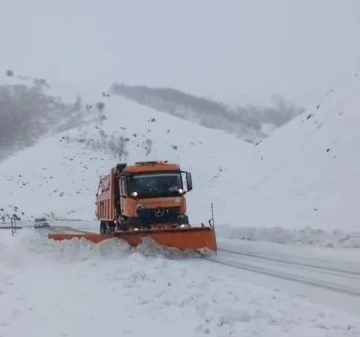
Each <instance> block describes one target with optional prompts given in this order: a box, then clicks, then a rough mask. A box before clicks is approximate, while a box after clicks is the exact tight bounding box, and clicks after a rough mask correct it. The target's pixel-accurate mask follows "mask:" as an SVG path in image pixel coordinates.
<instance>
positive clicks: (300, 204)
mask: <svg viewBox="0 0 360 337" xmlns="http://www.w3.org/2000/svg"><path fill="white" fill-rule="evenodd" d="M359 93H360V79H359V77H357V76H354V77H353V78H351V79H349V80H348V81H347V82H346V83H345V84H344V85H339V88H335V89H334V90H332V91H330V92H328V93H326V95H324V98H323V99H322V100H321V101H320V102H319V104H318V105H316V106H315V107H312V108H310V109H308V110H307V111H306V112H305V113H304V114H303V115H301V116H299V117H298V118H296V119H294V120H292V121H291V122H289V123H288V124H287V125H285V126H284V127H282V128H279V129H277V130H275V131H274V132H273V134H272V135H271V137H269V138H267V139H266V140H264V141H263V142H262V143H261V144H259V145H258V146H257V147H256V150H254V151H253V154H252V158H251V159H250V160H248V158H243V157H241V161H239V164H238V166H239V167H242V166H243V163H244V162H245V163H246V164H245V167H247V168H248V167H251V170H250V171H247V172H245V173H244V172H242V173H241V174H238V177H240V179H239V180H238V181H236V182H235V179H234V175H232V176H230V175H227V176H224V177H223V178H224V180H225V179H226V181H223V185H226V186H234V189H235V191H232V192H231V194H230V197H229V198H228V199H227V200H226V202H227V203H231V205H232V207H234V208H236V209H238V214H237V216H236V218H235V217H234V218H233V221H232V223H229V224H233V223H235V221H236V223H237V224H238V225H240V224H242V225H243V226H244V227H283V228H287V229H303V228H306V227H311V228H313V229H320V230H325V231H332V230H342V231H348V232H360V220H359V219H360V208H359V205H358V193H359V191H358V186H360V174H359V172H360V154H359V151H357V150H356V149H358V148H359V146H360V114H359V113H358V111H359V109H360V103H359V99H358V97H359ZM241 177H243V179H241ZM245 180H246V181H245ZM228 207H229V206H228ZM220 219H221V217H220ZM220 219H219V220H218V221H219V222H220V221H221V220H220Z"/></svg>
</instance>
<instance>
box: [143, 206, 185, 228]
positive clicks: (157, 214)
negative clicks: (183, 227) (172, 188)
mask: <svg viewBox="0 0 360 337" xmlns="http://www.w3.org/2000/svg"><path fill="white" fill-rule="evenodd" d="M179 215H180V207H168V208H140V209H138V210H137V218H138V220H139V221H141V222H142V223H144V224H148V225H151V224H162V223H176V222H177V220H178V216H179Z"/></svg>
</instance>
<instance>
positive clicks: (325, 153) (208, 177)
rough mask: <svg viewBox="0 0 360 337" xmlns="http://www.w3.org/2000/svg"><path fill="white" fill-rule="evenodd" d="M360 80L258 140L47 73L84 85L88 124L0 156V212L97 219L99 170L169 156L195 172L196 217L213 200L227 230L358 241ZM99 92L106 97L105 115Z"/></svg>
mask: <svg viewBox="0 0 360 337" xmlns="http://www.w3.org/2000/svg"><path fill="white" fill-rule="evenodd" d="M1 81H2V83H5V82H6V81H18V79H13V78H10V79H9V78H2V80H1ZM359 89H360V87H359V78H358V77H354V78H352V79H350V80H348V82H346V83H345V85H343V86H341V85H339V88H335V89H334V90H331V91H329V92H327V93H326V95H324V97H323V99H321V100H320V101H319V104H318V105H316V106H314V107H312V108H309V109H308V110H307V111H306V112H305V113H304V114H303V115H301V116H300V117H298V118H296V119H294V120H293V121H291V122H289V123H288V124H287V125H285V126H284V127H282V128H279V129H277V130H275V131H274V133H273V134H272V135H271V137H269V138H268V139H266V140H264V141H263V142H262V143H260V144H259V145H258V146H256V147H254V146H252V145H250V144H248V143H246V142H243V141H241V140H239V139H237V138H235V137H233V136H232V135H227V134H225V133H224V132H222V131H217V130H211V129H207V128H204V127H201V126H199V125H195V124H193V123H190V122H187V121H184V120H181V119H178V118H175V117H173V116H169V115H167V114H163V113H160V112H158V111H155V110H153V109H151V108H148V107H144V106H141V105H138V104H136V103H134V102H131V101H128V100H125V99H122V98H120V97H118V96H112V97H103V96H102V94H101V93H100V92H96V91H95V90H93V89H86V90H80V89H76V88H74V87H73V86H72V85H70V84H69V85H68V86H67V84H66V83H57V82H54V83H52V82H50V88H49V89H48V91H49V93H51V94H53V95H59V96H61V97H64V100H69V101H72V100H73V99H74V98H75V97H76V96H77V95H78V94H80V95H81V97H82V102H83V104H84V105H86V104H91V105H92V106H93V109H92V110H91V111H90V113H89V114H87V120H86V123H85V124H84V125H83V126H82V127H79V128H74V129H73V130H70V131H66V132H63V133H62V134H56V135H52V136H51V137H47V138H46V139H42V140H41V141H40V142H39V143H38V144H37V145H35V146H33V147H31V148H28V149H26V150H24V151H21V152H18V153H16V154H15V155H14V156H13V157H12V158H9V159H8V160H7V161H5V162H3V163H2V164H1V165H0V175H1V176H2V177H4V178H5V179H3V180H2V190H1V192H0V216H1V215H2V214H13V213H14V207H15V206H17V207H18V211H17V213H19V215H20V216H21V217H22V218H31V217H33V216H40V215H43V214H44V213H45V214H47V215H49V214H50V213H51V214H52V215H53V216H55V217H57V218H65V219H66V218H67V219H69V218H74V219H82V220H88V221H92V220H93V219H94V200H95V193H96V190H97V186H98V185H97V184H98V179H99V176H100V175H105V174H107V173H108V172H109V170H110V168H111V167H113V166H114V165H115V164H116V163H118V162H123V161H127V162H134V161H143V160H169V161H175V162H178V163H180V164H181V165H182V168H183V169H184V170H190V171H191V172H192V173H193V181H194V190H193V191H192V192H191V193H189V194H188V201H189V202H188V208H189V211H188V214H189V216H190V221H191V222H192V223H200V222H204V221H205V222H206V221H207V220H208V219H209V218H210V203H211V202H214V209H215V221H216V224H217V229H218V235H220V236H222V237H224V238H228V237H229V235H230V236H234V237H236V238H238V239H246V240H249V239H250V240H262V241H269V242H277V243H288V242H290V243H295V244H303V243H305V244H311V245H320V246H328V247H359V244H360V242H359V241H360V239H359V238H360V221H359V219H360V214H359V212H360V211H359V208H358V203H357V194H358V191H357V186H360V175H359V172H360V157H359V155H358V153H357V152H356V148H357V147H358V146H359V144H360V136H359V125H360V117H359V114H358V113H357V111H358V110H359V103H358V99H357V98H358V95H359ZM99 101H104V102H105V104H106V107H105V110H104V111H105V112H104V114H105V116H106V118H107V119H106V120H105V121H103V124H101V123H100V121H99V113H98V112H97V111H96V108H95V105H96V103H97V102H99ZM152 119H153V122H152ZM100 130H103V131H100ZM112 136H114V137H116V138H115V139H118V137H119V136H122V137H124V138H128V139H129V141H128V142H127V145H126V147H125V154H124V156H122V157H121V158H119V157H115V156H114V155H113V153H111V151H110V149H109V143H108V142H109V140H110V139H111V137H112ZM150 145H151V149H150V148H149V146H150ZM148 150H150V153H148V152H149V151H148ZM24 168H26V169H24ZM1 208H3V209H4V210H3V211H1ZM21 212H24V213H25V215H22V214H21ZM83 227H87V226H86V225H85V226H83Z"/></svg>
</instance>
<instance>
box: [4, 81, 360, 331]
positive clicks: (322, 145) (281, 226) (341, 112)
mask: <svg viewBox="0 0 360 337" xmlns="http://www.w3.org/2000/svg"><path fill="white" fill-rule="evenodd" d="M6 80H7V79H5V80H4V79H2V81H6ZM9 81H17V80H14V79H10V80H9ZM50 84H51V86H50V88H49V89H48V91H49V93H51V94H54V95H60V96H61V97H64V100H69V101H72V100H73V99H74V97H76V95H78V94H81V97H82V99H83V104H84V105H85V104H91V105H92V106H93V109H92V110H91V111H90V112H89V113H88V114H87V115H86V121H85V122H86V123H84V125H83V126H81V127H77V128H74V129H72V130H68V131H66V132H63V133H61V134H54V135H51V136H48V137H46V138H42V139H41V140H40V141H39V142H38V143H37V144H36V145H35V146H32V147H30V148H27V149H25V150H23V151H21V152H17V153H15V154H13V156H12V157H10V158H8V159H7V160H6V161H4V162H2V163H1V165H0V176H1V177H2V183H1V191H0V217H1V216H2V215H5V216H6V215H11V214H13V213H17V214H18V215H19V216H21V217H22V219H23V220H22V221H20V222H19V224H20V225H22V226H23V229H21V230H19V231H18V232H17V233H16V234H15V236H14V237H12V236H11V231H9V230H0V337H5V336H6V337H12V336H14V337H15V336H19V335H23V334H24V331H27V334H28V335H29V336H30V337H32V336H34V337H35V336H36V337H42V336H49V335H51V336H54V337H56V336H62V337H63V336H66V337H72V336H76V337H78V336H87V337H91V336H99V335H100V334H101V335H104V334H105V335H106V336H108V337H111V336H119V335H120V336H121V335H132V336H148V335H149V333H150V335H151V334H156V335H157V336H159V337H161V336H169V335H173V336H184V335H187V336H200V335H207V336H238V335H239V336H245V337H248V336H249V337H250V336H259V337H260V336H264V335H266V336H268V335H269V336H270V335H271V336H284V337H285V336H286V337H303V336H311V337H324V336H326V337H342V336H348V337H355V336H359V335H360V330H359V329H360V318H359V309H358V305H357V302H358V296H357V295H353V296H350V295H349V294H347V295H344V294H341V290H344V291H346V289H348V290H352V292H353V293H354V294H356V293H358V290H357V289H358V286H357V284H358V278H359V276H358V275H354V276H346V275H344V273H341V269H343V270H350V271H353V272H359V267H358V266H359V264H358V261H359V254H360V253H359V252H360V250H359V249H358V248H359V247H360V227H359V220H358V219H359V218H360V217H359V211H358V209H357V207H356V206H357V205H356V196H357V190H356V189H357V186H360V184H359V183H360V181H359V178H360V175H359V172H360V167H359V164H360V160H359V156H358V155H357V152H356V151H355V150H356V148H357V147H358V145H360V142H359V140H360V139H359V132H358V131H359V130H358V129H359V125H360V123H359V122H360V120H359V116H358V114H357V111H358V110H359V106H358V104H359V103H358V100H357V97H358V95H359V89H360V88H359V82H358V78H354V79H353V80H352V81H349V82H348V84H347V85H345V86H344V87H343V88H339V89H336V90H334V91H333V92H331V93H328V94H327V95H326V97H325V98H324V100H323V101H322V102H320V106H319V108H317V107H315V108H314V109H310V110H308V111H307V112H306V113H305V114H304V115H302V116H300V117H299V118H297V119H295V120H293V121H292V122H290V123H288V125H285V126H284V127H283V128H281V129H278V130H276V131H275V132H274V133H273V134H272V135H271V137H270V138H268V139H266V140H265V141H263V142H262V143H261V144H259V145H258V146H256V147H253V146H252V145H250V144H248V143H246V142H243V141H241V140H239V139H236V138H235V137H233V136H231V135H227V134H225V133H224V132H221V131H216V130H211V129H206V128H204V127H201V126H198V125H195V124H192V123H190V122H186V121H184V120H181V119H177V118H175V117H172V116H169V115H166V114H162V113H159V112H157V111H155V110H153V109H150V108H147V107H144V106H140V105H137V104H135V103H134V102H130V101H127V100H124V99H122V98H120V97H107V98H104V97H103V96H102V95H101V93H98V92H95V91H94V90H92V89H90V90H78V89H74V88H73V87H72V86H71V85H69V86H67V84H66V83H54V84H52V83H50ZM99 101H104V102H105V104H106V107H105V110H104V114H105V116H106V120H104V121H102V122H101V121H100V120H99V116H100V114H99V112H97V111H96V109H95V105H96V103H97V102H99ZM308 116H310V117H309V118H307V117H308ZM152 119H154V120H153V121H152ZM101 130H102V131H101ZM112 136H114V137H115V138H114V140H118V137H119V136H122V137H123V138H124V139H126V138H129V141H125V144H126V146H125V148H124V151H123V153H122V157H119V156H118V157H116V156H115V155H114V153H113V152H112V151H111V148H110V146H109V144H110V143H109V140H111V137H112ZM149 140H151V141H149ZM149 145H151V148H149ZM327 149H329V151H327ZM154 159H157V160H169V161H176V162H178V163H180V164H181V165H182V167H183V169H184V170H190V171H191V172H192V173H193V180H194V191H192V192H191V193H189V195H188V205H189V212H188V214H189V216H190V221H192V222H193V223H198V222H200V221H202V222H204V221H206V220H207V219H208V218H210V203H211V202H214V205H215V224H216V231H217V236H218V244H219V248H220V250H219V253H218V256H216V258H215V259H216V260H217V263H215V262H214V261H210V260H208V259H204V258H198V257H195V256H192V255H190V256H189V255H184V254H181V253H179V252H177V253H176V254H174V252H172V251H168V250H164V249H160V247H156V246H153V245H151V244H149V243H145V244H144V245H142V246H141V247H138V248H136V249H135V248H131V247H129V246H128V245H127V244H124V243H119V242H118V241H116V240H109V241H106V242H102V243H100V244H98V245H95V244H92V243H89V242H86V241H83V240H73V241H68V242H55V241H52V240H48V239H47V237H46V233H47V231H48V230H47V229H41V230H34V229H33V228H31V226H32V225H33V224H32V219H33V217H37V216H42V215H43V214H46V215H47V216H49V217H50V225H51V226H53V228H52V229H50V230H53V231H54V232H58V231H66V232H69V233H74V232H76V230H84V231H92V232H93V231H94V232H98V223H97V221H95V219H94V216H95V214H94V210H95V209H94V201H95V193H96V190H97V186H98V178H99V176H100V175H104V174H107V173H108V172H109V170H110V168H111V167H113V166H114V165H116V164H117V163H118V162H123V161H127V162H134V161H143V160H154ZM22 213H23V214H22ZM70 220H72V221H70ZM59 226H63V228H60V227H59ZM254 241H255V242H254ZM262 241H268V242H262ZM279 243H281V244H279ZM320 246H324V247H326V248H324V247H320ZM329 248H333V249H329ZM335 248H336V249H335ZM226 249H228V250H232V251H233V253H232V254H230V255H229V254H228V256H226V253H225V251H224V250H226ZM234 252H235V253H234ZM254 255H256V256H254ZM241 256H243V257H241ZM265 258H267V259H270V261H268V260H266V259H265ZM271 259H272V260H271ZM278 260H281V261H278ZM226 261H231V263H232V264H235V265H237V266H238V267H239V266H240V265H243V266H245V267H246V266H250V267H251V268H248V269H252V271H251V270H250V271H249V270H246V268H243V269H241V268H231V267H229V266H226V265H225V264H222V265H221V262H226ZM256 261H257V262H256ZM267 261H268V262H267ZM271 261H272V262H271ZM219 262H220V264H219ZM285 264H286V265H287V266H288V267H287V269H286V267H285V266H284V265H285ZM305 264H312V265H314V266H318V269H317V270H313V269H314V268H313V267H306V266H305V267H301V265H305ZM324 267H326V268H333V269H332V271H331V272H330V271H328V272H325V271H324V272H321V270H324V269H321V268H324ZM257 268H258V270H257V271H256V269H257ZM260 268H261V269H263V270H271V271H272V273H278V274H279V275H278V276H280V277H276V276H269V275H267V276H266V275H262V274H261V270H260ZM301 268H302V269H301ZM310 269H311V271H309V270H310ZM306 270H307V271H306ZM285 272H286V273H290V272H291V273H292V276H293V277H294V278H295V280H294V282H290V281H287V280H286V278H282V279H281V274H284V275H285ZM331 273H333V274H334V275H333V276H330V275H331ZM335 274H336V275H335ZM345 274H346V273H345ZM310 275H311V276H312V278H315V279H313V283H315V284H316V282H318V283H319V284H318V285H317V286H310V285H307V286H305V285H304V282H303V284H301V281H299V280H300V279H301V278H303V279H306V278H309V277H310ZM296 278H298V280H296ZM316 278H317V279H316ZM325 282H326V283H327V284H335V283H336V286H337V287H338V289H340V291H338V292H336V291H334V290H329V289H326V287H325V286H324V284H325ZM310 288H311V289H310ZM341 288H342V289H341ZM335 308H336V309H335ZM151 331H152V332H151Z"/></svg>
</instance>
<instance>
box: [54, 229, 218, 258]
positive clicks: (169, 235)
mask: <svg viewBox="0 0 360 337" xmlns="http://www.w3.org/2000/svg"><path fill="white" fill-rule="evenodd" d="M48 238H49V239H52V240H56V241H63V240H72V239H75V238H78V239H81V238H84V239H85V240H88V241H91V242H93V243H99V242H101V241H104V240H109V239H112V238H119V239H121V240H124V241H126V242H128V243H129V244H130V245H131V246H133V247H136V246H138V245H140V244H141V243H142V239H143V238H150V239H152V240H154V241H155V242H156V243H157V244H159V245H161V246H165V247H169V248H177V249H179V250H182V251H186V250H192V251H198V252H209V251H213V252H216V251H217V243H216V235H215V231H214V229H213V228H210V227H191V228H171V229H170V228H167V229H139V230H137V231H122V232H114V233H111V234H107V235H101V234H95V233H84V234H82V233H81V234H66V233H56V234H54V233H49V234H48Z"/></svg>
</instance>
